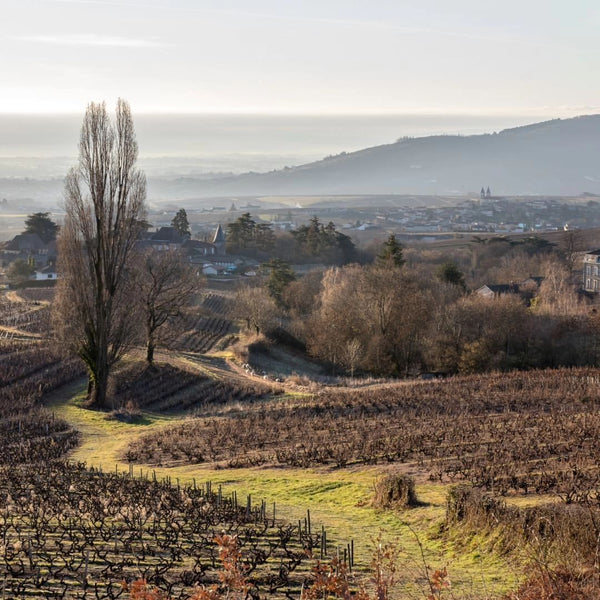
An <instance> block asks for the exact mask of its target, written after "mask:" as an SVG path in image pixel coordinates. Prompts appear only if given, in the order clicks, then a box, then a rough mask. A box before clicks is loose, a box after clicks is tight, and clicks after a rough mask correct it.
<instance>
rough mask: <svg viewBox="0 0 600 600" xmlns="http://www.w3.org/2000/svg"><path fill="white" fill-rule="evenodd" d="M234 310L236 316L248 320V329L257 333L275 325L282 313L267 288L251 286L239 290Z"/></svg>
mask: <svg viewBox="0 0 600 600" xmlns="http://www.w3.org/2000/svg"><path fill="white" fill-rule="evenodd" d="M234 312H235V315H236V317H238V318H239V319H243V320H244V321H245V322H246V329H248V330H249V331H250V330H254V332H255V333H256V335H259V334H260V333H261V332H262V333H264V332H265V331H268V330H269V329H272V328H273V327H275V326H276V325H277V319H278V317H279V313H280V311H279V309H278V308H277V305H276V304H275V300H273V298H272V297H271V296H270V294H269V292H268V291H267V290H266V289H265V288H262V287H250V286H246V287H242V288H240V289H239V290H238V292H237V294H236V297H235V304H234Z"/></svg>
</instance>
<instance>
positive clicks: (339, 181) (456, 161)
mask: <svg viewBox="0 0 600 600" xmlns="http://www.w3.org/2000/svg"><path fill="white" fill-rule="evenodd" d="M392 135H393V134H392V133H391V132H390V136H392ZM187 183H188V184H189V183H191V182H190V181H189V180H187ZM488 185H489V186H490V187H491V189H492V192H493V193H494V194H505V195H518V194H553V195H578V194H581V193H582V192H592V193H600V115H589V116H582V117H576V118H573V119H564V120H561V119H555V120H552V121H546V122H542V123H536V124H533V125H528V126H524V127H517V128H514V129H506V130H504V131H501V132H500V133H493V134H483V135H472V136H465V137H462V136H431V137H423V138H411V139H403V140H400V141H398V142H396V143H393V144H388V145H383V146H376V147H373V148H368V149H365V150H360V151H358V152H352V153H347V154H345V153H343V154H340V155H337V156H334V157H328V158H325V159H323V160H321V161H318V162H314V163H309V164H306V165H301V166H298V167H293V168H286V169H283V170H279V171H272V172H270V173H263V174H258V173H248V174H245V175H240V176H237V177H228V178H222V179H212V180H206V181H197V182H196V184H195V186H194V188H195V190H196V191H197V195H198V197H201V196H224V195H230V194H239V195H263V194H265V195H266V194H279V195H293V194H316V195H319V194H448V193H461V194H463V193H468V192H473V191H478V190H479V189H480V188H481V186H486V187H487V186H488Z"/></svg>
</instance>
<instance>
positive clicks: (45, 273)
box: [31, 264, 58, 281]
mask: <svg viewBox="0 0 600 600" xmlns="http://www.w3.org/2000/svg"><path fill="white" fill-rule="evenodd" d="M31 279H35V280H36V281H53V280H56V279H58V274H57V272H56V267H55V266H54V265H52V264H49V265H46V266H45V267H44V268H42V269H36V270H35V271H34V273H33V275H32V276H31Z"/></svg>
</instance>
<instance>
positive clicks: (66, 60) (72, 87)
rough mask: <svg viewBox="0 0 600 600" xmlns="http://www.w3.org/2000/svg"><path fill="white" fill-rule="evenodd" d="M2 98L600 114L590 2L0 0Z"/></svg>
mask: <svg viewBox="0 0 600 600" xmlns="http://www.w3.org/2000/svg"><path fill="white" fill-rule="evenodd" d="M0 17H1V18H0V22H1V23H2V27H1V28H0V56H2V61H1V63H0V112H71V111H74V112H82V111H83V109H84V107H85V105H86V104H87V103H88V102H89V101H90V100H103V99H104V100H106V101H107V102H108V103H109V104H113V103H114V100H115V99H116V98H117V97H119V96H121V97H123V98H125V99H127V100H129V102H130V103H131V106H132V109H133V111H134V113H136V112H138V113H139V112H154V111H159V112H242V113H244V112H265V113H278V112H282V113H313V112H318V113H356V112H376V113H379V112H388V113H389V112H399V113H406V112H421V113H438V112H459V113H496V112H500V113H513V112H514V113H519V114H524V113H526V112H528V111H531V113H532V114H533V113H535V114H536V115H538V114H548V115H552V116H559V115H571V114H581V113H591V112H598V107H599V105H600V76H599V75H600V36H599V35H598V31H600V3H598V1H597V0H572V1H570V2H566V1H565V0H501V1H500V0H410V1H407V0H122V1H121V0H0Z"/></svg>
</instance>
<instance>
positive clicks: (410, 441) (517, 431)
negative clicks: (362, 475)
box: [128, 369, 600, 502]
mask: <svg viewBox="0 0 600 600" xmlns="http://www.w3.org/2000/svg"><path fill="white" fill-rule="evenodd" d="M598 406H600V375H599V374H598V372H597V371H595V370H583V369H578V370H567V369H564V370H555V371H542V372H537V373H536V372H533V373H522V372H515V373H511V374H497V375H490V376H486V377H477V376H471V377H460V378H455V379H452V380H447V381H438V382H418V383H412V384H408V383H407V384H397V385H389V386H379V387H376V388H374V389H369V390H360V391H344V392H341V391H327V392H324V393H322V394H320V395H317V396H313V397H311V398H308V399H302V400H296V401H290V400H289V399H286V402H285V403H280V404H277V403H271V405H270V406H269V407H268V409H267V408H265V407H263V406H257V407H256V408H255V409H254V410H252V411H248V410H247V411H245V412H240V413H239V414H237V415H236V416H232V415H229V418H227V419H222V418H198V419H195V420H190V421H187V422H185V423H182V424H180V425H177V426H173V427H171V428H167V429H162V430H160V431H157V432H154V433H152V434H149V435H147V436H144V437H142V438H140V439H139V440H137V441H135V442H132V443H131V445H130V448H129V451H128V457H129V459H130V460H135V461H138V462H142V463H153V462H165V461H168V460H179V459H181V458H183V457H185V458H186V460H188V461H190V462H194V463H202V462H213V463H218V464H220V465H221V466H228V467H237V466H250V465H260V464H275V465H277V464H279V465H287V466H291V467H299V468H305V467H314V466H318V465H331V466H335V467H338V468H341V467H346V466H349V465H356V464H363V465H372V464H389V463H407V462H410V463H412V464H415V465H417V466H418V467H419V468H420V469H421V470H422V471H423V472H424V473H426V474H427V475H428V476H429V478H430V479H431V480H434V481H439V482H455V481H468V482H470V483H472V484H473V485H475V486H477V487H481V488H483V489H486V490H489V491H493V492H495V493H500V494H507V493H531V492H535V493H550V492H552V493H557V494H559V495H560V496H561V497H563V498H564V500H565V501H566V502H572V501H576V500H581V499H583V498H584V497H586V494H589V493H591V492H592V490H596V489H599V488H600V467H599V465H600V449H599V448H598V445H597V443H596V441H597V440H598V439H599V436H600V416H599V415H598V412H597V409H598Z"/></svg>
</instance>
